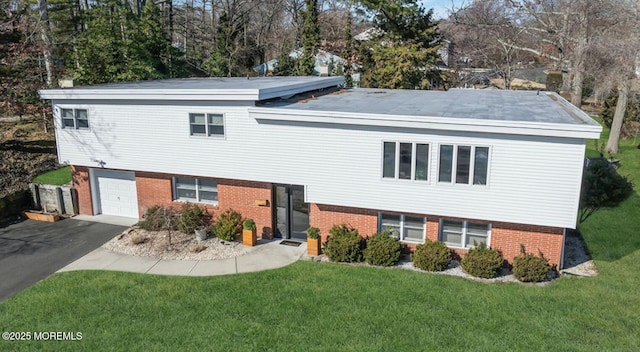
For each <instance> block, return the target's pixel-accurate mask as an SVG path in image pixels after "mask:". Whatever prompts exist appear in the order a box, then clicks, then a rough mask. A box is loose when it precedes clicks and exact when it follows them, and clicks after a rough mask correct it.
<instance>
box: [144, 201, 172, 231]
mask: <svg viewBox="0 0 640 352" xmlns="http://www.w3.org/2000/svg"><path fill="white" fill-rule="evenodd" d="M142 218H143V219H144V220H142V221H140V222H139V223H138V226H140V228H141V229H144V230H147V231H163V230H168V231H173V230H176V228H177V226H176V221H175V210H174V209H173V208H172V207H167V208H164V207H161V206H159V205H154V206H152V207H150V208H149V209H147V211H146V212H145V213H144V215H143V216H142Z"/></svg>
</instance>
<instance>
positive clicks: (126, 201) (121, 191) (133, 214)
mask: <svg viewBox="0 0 640 352" xmlns="http://www.w3.org/2000/svg"><path fill="white" fill-rule="evenodd" d="M95 180H96V189H97V190H98V204H99V205H100V209H99V212H100V213H102V214H106V215H117V216H126V217H129V218H138V195H137V192H136V176H135V173H133V172H128V171H111V170H96V171H95Z"/></svg>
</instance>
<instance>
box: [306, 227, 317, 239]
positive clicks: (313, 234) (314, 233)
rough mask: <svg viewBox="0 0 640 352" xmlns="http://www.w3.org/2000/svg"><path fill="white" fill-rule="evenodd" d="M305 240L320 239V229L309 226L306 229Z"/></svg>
mask: <svg viewBox="0 0 640 352" xmlns="http://www.w3.org/2000/svg"><path fill="white" fill-rule="evenodd" d="M307 238H311V239H314V240H317V239H318V238H320V229H319V228H317V227H313V226H311V227H310V228H308V229H307Z"/></svg>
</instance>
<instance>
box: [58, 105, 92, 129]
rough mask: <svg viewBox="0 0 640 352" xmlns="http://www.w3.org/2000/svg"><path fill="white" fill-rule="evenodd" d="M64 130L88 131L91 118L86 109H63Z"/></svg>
mask: <svg viewBox="0 0 640 352" xmlns="http://www.w3.org/2000/svg"><path fill="white" fill-rule="evenodd" d="M62 128H75V129H88V128H89V116H88V115H87V110H85V109H62Z"/></svg>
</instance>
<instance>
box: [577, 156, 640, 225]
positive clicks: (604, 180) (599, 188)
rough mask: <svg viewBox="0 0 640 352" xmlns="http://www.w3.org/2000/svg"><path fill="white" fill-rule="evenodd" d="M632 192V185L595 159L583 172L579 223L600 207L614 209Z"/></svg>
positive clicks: (609, 166)
mask: <svg viewBox="0 0 640 352" xmlns="http://www.w3.org/2000/svg"><path fill="white" fill-rule="evenodd" d="M632 192H633V185H632V184H631V182H629V180H627V178H626V177H624V176H621V175H620V174H618V173H617V172H616V170H614V169H613V167H611V165H609V163H608V162H607V161H606V160H604V159H596V160H593V161H592V162H591V164H590V165H589V167H588V168H587V170H585V173H584V178H583V180H582V193H581V196H580V212H579V222H580V223H582V222H584V221H585V220H587V218H588V217H589V216H591V215H593V213H595V212H596V211H598V210H599V209H600V208H602V207H615V206H617V205H618V204H620V203H621V202H622V201H624V200H625V199H627V198H628V197H629V196H630V195H631V193H632Z"/></svg>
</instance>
